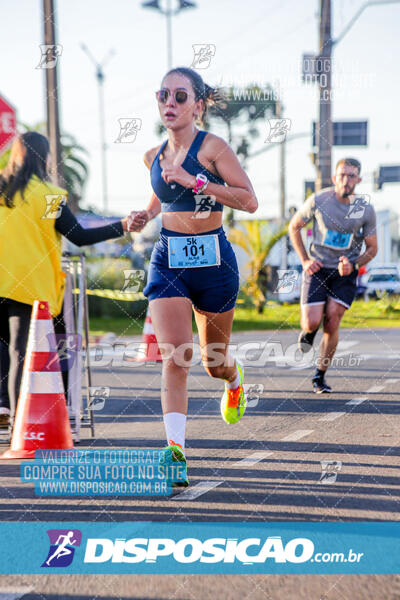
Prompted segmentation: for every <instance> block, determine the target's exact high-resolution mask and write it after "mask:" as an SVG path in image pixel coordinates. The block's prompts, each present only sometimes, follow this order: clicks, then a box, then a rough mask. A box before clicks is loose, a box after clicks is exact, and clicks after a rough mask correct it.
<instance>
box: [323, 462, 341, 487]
mask: <svg viewBox="0 0 400 600" xmlns="http://www.w3.org/2000/svg"><path fill="white" fill-rule="evenodd" d="M321 470H322V473H321V478H320V480H319V481H318V483H323V484H331V483H335V481H336V479H337V476H338V473H339V471H341V470H342V461H341V460H321Z"/></svg>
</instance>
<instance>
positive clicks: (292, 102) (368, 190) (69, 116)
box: [0, 0, 400, 218]
mask: <svg viewBox="0 0 400 600" xmlns="http://www.w3.org/2000/svg"><path fill="white" fill-rule="evenodd" d="M163 1H164V0H161V4H162V3H163ZM175 1H176V0H171V3H172V5H174V3H175ZM55 2H56V17H57V42H58V43H59V44H61V46H62V54H61V56H60V58H59V96H60V119H61V129H62V130H63V131H65V132H68V133H70V134H72V135H73V136H74V137H75V138H76V140H77V141H78V143H79V144H81V145H82V146H83V147H84V148H86V149H87V151H88V156H87V159H86V160H87V162H88V164H89V167H90V177H89V180H88V182H87V186H86V190H85V194H84V201H83V202H82V205H83V207H85V206H89V205H90V206H92V207H95V208H98V209H99V210H101V209H102V170H101V152H100V131H99V106H98V89H97V80H96V78H95V70H94V67H93V64H92V63H91V62H90V60H89V58H88V57H87V56H86V55H85V54H84V52H83V51H82V49H81V43H85V44H86V45H87V47H88V48H89V49H90V51H91V52H92V54H93V55H94V56H95V57H96V59H97V60H99V61H102V60H103V58H104V57H105V56H106V55H107V54H108V52H109V50H111V49H112V50H114V52H115V53H114V55H113V56H112V57H111V58H110V60H109V62H108V63H107V65H106V67H105V75H106V79H105V110H106V119H105V129H106V140H107V174H108V195H109V210H110V212H111V213H113V214H115V215H116V214H119V215H125V214H129V212H130V211H131V210H138V209H141V208H145V206H146V204H147V202H148V200H149V198H150V196H151V187H150V180H149V173H148V170H147V168H146V167H145V166H144V163H143V154H144V152H145V151H146V150H148V149H149V148H152V147H153V146H155V145H157V144H159V143H160V138H158V137H157V135H156V133H155V125H156V122H157V119H158V110H157V104H156V101H155V97H154V91H155V90H157V89H159V87H160V82H161V79H162V77H163V75H164V73H165V72H166V70H167V51H166V48H167V42H166V23H165V17H163V16H162V15H161V14H160V13H158V12H156V11H154V10H149V9H144V8H142V7H141V3H140V2H139V1H138V0H113V1H112V2H110V1H109V0H55ZM196 4H197V8H196V9H187V10H184V11H182V12H181V13H179V14H178V15H177V16H175V17H174V18H173V24H172V31H173V43H172V45H173V65H174V66H182V65H183V66H190V64H191V63H192V61H193V47H192V46H193V45H194V44H203V43H209V44H213V45H215V49H216V50H215V56H213V57H212V59H211V63H210V65H209V67H208V68H207V69H202V70H200V71H199V73H200V74H201V75H202V76H203V78H204V80H205V81H206V82H207V83H210V84H211V85H229V84H235V85H236V86H238V87H240V86H246V85H247V84H249V83H253V82H256V83H258V84H259V85H260V86H265V85H266V84H272V85H273V86H274V87H275V88H279V89H280V91H281V96H282V101H283V104H284V116H285V117H286V118H288V119H290V120H291V130H290V134H291V135H293V134H298V133H304V132H311V124H312V121H313V120H315V119H316V118H317V115H318V104H317V100H318V97H317V94H318V88H317V86H315V85H312V84H304V83H302V81H301V57H302V54H303V53H310V54H312V53H316V52H317V49H318V35H319V34H318V11H319V1H318V0H304V1H303V2H299V1H298V0H247V1H246V2H243V0H196ZM362 4H364V1H363V0H332V6H333V15H332V16H333V37H334V38H335V37H337V36H338V35H339V34H340V33H341V31H342V30H343V29H344V27H345V25H346V24H347V23H348V22H349V20H350V19H351V18H352V16H353V15H354V14H355V13H356V12H357V10H358V9H359V7H360V6H361V5H362ZM1 22H2V35H1V41H0V45H1V46H2V56H3V60H2V63H1V67H0V94H3V95H5V96H6V97H7V99H8V100H10V101H11V102H12V103H13V104H14V106H15V107H16V108H17V112H18V119H19V120H20V121H21V122H24V123H29V124H34V123H37V122H39V121H43V120H44V119H45V89H44V77H45V71H44V70H43V69H37V68H36V67H37V65H38V64H39V62H40V49H39V44H41V43H43V31H42V0H1ZM399 26H400V3H398V4H386V5H385V4H382V6H377V5H374V6H370V7H368V8H367V9H366V10H365V11H364V12H363V14H362V15H361V17H360V18H359V20H358V21H357V22H356V23H355V25H354V26H353V27H352V29H351V30H350V31H349V33H348V34H347V35H346V36H345V37H344V38H343V40H341V41H340V43H339V44H338V45H337V47H335V49H334V63H333V86H334V98H333V104H332V117H333V120H352V119H355V120H356V119H357V120H358V119H368V121H369V127H368V146H367V147H357V148H349V147H345V148H343V147H342V148H334V151H333V157H332V158H333V161H332V162H333V164H335V162H336V161H337V160H338V159H339V158H341V157H343V156H345V155H347V156H348V155H350V156H355V157H356V158H358V159H359V160H360V161H361V163H362V175H363V176H364V179H363V182H362V183H361V184H360V185H359V187H358V191H359V192H360V193H364V194H369V195H370V196H371V201H372V203H373V204H374V206H375V208H376V209H377V210H381V209H386V208H390V209H392V210H393V211H395V212H397V213H398V212H399V210H400V209H399V207H400V202H399V194H400V184H386V185H385V186H384V187H383V190H382V191H378V192H374V191H373V187H372V174H373V171H375V170H376V169H377V167H378V166H379V165H389V164H399V163H400V121H399V119H398V117H397V116H396V112H395V110H396V109H395V107H396V105H398V99H399V97H400V79H399V74H398V73H399V71H398V58H399V56H400V36H399V34H398V32H399ZM121 118H136V119H140V120H141V128H140V130H139V131H138V133H137V136H136V139H135V141H134V142H133V143H128V144H127V143H116V142H115V140H116V139H117V138H118V134H119V130H120V128H119V121H118V120H119V119H121ZM259 129H260V137H259V138H258V139H256V140H254V142H253V143H252V150H253V151H256V150H258V149H260V148H262V147H264V140H265V137H266V135H267V131H268V128H267V123H261V124H260V126H259ZM215 133H217V134H218V135H221V136H222V137H225V138H226V131H225V130H224V129H223V128H222V127H220V128H218V130H215ZM286 147H287V158H286V189H287V206H299V205H300V204H301V203H302V202H303V200H304V181H305V180H312V179H314V178H315V167H314V166H313V164H312V162H311V159H310V156H309V155H310V153H311V152H312V147H311V137H301V138H299V139H297V140H294V141H292V142H290V143H288V144H287V145H286ZM247 172H248V174H249V177H250V179H251V181H252V183H253V186H254V189H255V191H256V194H257V197H258V200H259V210H258V212H257V213H256V215H255V216H259V217H263V218H264V217H265V218H270V217H276V216H278V214H279V152H278V149H277V144H275V145H274V148H272V149H271V150H269V151H268V152H265V153H263V154H260V155H259V156H258V157H255V158H253V159H250V160H249V162H248V171H247Z"/></svg>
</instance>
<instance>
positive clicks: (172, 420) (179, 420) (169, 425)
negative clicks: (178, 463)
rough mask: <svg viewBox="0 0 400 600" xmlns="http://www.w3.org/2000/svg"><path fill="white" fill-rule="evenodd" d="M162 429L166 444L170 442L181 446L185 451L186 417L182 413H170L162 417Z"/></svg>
mask: <svg viewBox="0 0 400 600" xmlns="http://www.w3.org/2000/svg"><path fill="white" fill-rule="evenodd" d="M163 418H164V427H165V433H166V436H167V443H168V444H169V443H171V441H173V442H175V443H176V444H180V445H181V446H182V450H183V451H185V430H186V415H184V414H183V413H177V412H170V413H166V414H165V415H164V417H163Z"/></svg>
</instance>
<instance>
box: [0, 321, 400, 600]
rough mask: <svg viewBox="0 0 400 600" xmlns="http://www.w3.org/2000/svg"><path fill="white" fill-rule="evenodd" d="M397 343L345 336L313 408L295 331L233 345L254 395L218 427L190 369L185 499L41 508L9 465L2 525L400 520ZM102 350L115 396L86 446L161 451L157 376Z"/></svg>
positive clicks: (317, 580)
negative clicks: (236, 416)
mask: <svg viewBox="0 0 400 600" xmlns="http://www.w3.org/2000/svg"><path fill="white" fill-rule="evenodd" d="M399 333H400V331H399V330H373V331H372V330H369V329H364V330H356V329H355V330H342V332H341V342H340V346H339V348H338V352H337V355H336V360H337V362H336V364H335V365H334V366H333V367H332V369H331V370H330V371H329V375H328V382H329V383H330V385H331V386H332V388H333V393H332V394H331V395H327V394H324V395H321V396H317V395H314V394H313V393H312V392H311V382H310V380H311V376H312V373H313V369H312V367H310V366H309V365H307V364H299V363H298V362H296V356H295V355H294V354H293V351H291V348H292V350H293V346H292V345H293V344H294V342H295V340H296V337H297V332H288V331H280V332H279V331H278V332H277V331H275V332H262V333H261V332H257V333H248V334H247V333H241V334H235V335H233V336H232V343H234V344H237V345H238V347H237V348H236V349H235V352H236V354H237V355H238V356H239V357H240V358H241V359H242V361H244V363H245V368H246V375H245V378H246V383H249V384H254V385H255V386H256V387H255V388H254V389H253V392H252V395H251V402H250V406H249V408H248V409H247V411H246V415H245V416H244V418H243V419H242V420H241V422H240V423H238V424H236V425H232V426H228V425H225V424H224V423H223V422H222V420H221V417H220V414H219V400H220V396H221V393H222V386H221V383H220V382H219V381H216V380H211V379H210V378H209V377H208V376H207V375H206V374H205V372H204V371H203V370H202V368H201V366H200V365H199V364H195V365H194V366H193V367H192V368H191V371H190V375H189V398H190V401H189V419H188V427H187V452H186V453H187V459H188V472H189V478H190V483H191V485H190V487H189V488H188V489H187V490H186V491H183V492H181V493H180V494H178V495H174V496H173V497H168V498H164V499H163V498H146V497H139V498H138V497H136V498H133V499H132V498H112V497H111V498H110V497H106V498H104V497H102V498H96V499H92V500H88V499H85V498H68V499H65V498H59V499H50V498H38V497H35V495H34V491H33V486H32V485H29V484H22V483H20V481H19V463H18V461H6V462H4V463H2V464H1V465H0V484H1V487H0V519H1V520H2V521H31V520H35V521H36V520H40V521H66V522H67V521H71V520H73V521H110V520H113V521H140V520H146V521H165V520H167V521H271V520H274V521H275V520H277V521H292V520H293V521H296V520H297V521H298V520H306V521H379V520H382V521H388V520H398V518H399V507H400V505H399V482H400V479H399V459H398V457H399V430H400V429H399V425H400V402H399V391H400V335H399ZM118 341H119V342H121V340H118ZM125 341H127V342H131V341H132V340H125ZM249 343H251V344H253V346H246V347H244V346H243V345H244V344H249ZM256 344H261V346H260V347H259V350H256V349H255V345H256ZM265 344H267V349H266V348H265ZM288 348H289V350H288ZM106 350H107V352H108V353H109V358H110V361H111V358H112V357H113V363H112V364H109V365H108V366H106V365H105V364H104V363H105V362H106V360H105V358H104V360H103V363H100V364H103V366H98V365H96V366H95V367H94V369H93V379H94V381H93V385H95V386H106V387H109V388H110V397H109V398H108V399H106V402H105V406H104V408H103V410H101V411H98V412H96V425H95V427H96V436H95V439H91V438H90V434H89V430H88V429H83V430H82V439H81V442H80V447H81V448H85V447H88V446H92V445H93V446H95V447H98V448H110V447H119V448H127V447H143V448H159V447H161V446H162V445H164V430H163V423H162V418H161V413H160V394H159V389H160V374H161V366H160V365H159V364H156V365H154V364H148V363H147V364H137V363H133V362H130V361H126V360H123V356H124V350H123V347H122V346H119V347H118V350H117V351H116V352H114V354H112V350H111V348H108V349H107V348H106ZM107 352H106V353H105V355H104V356H105V357H107V356H108V354H107ZM196 362H197V361H196V360H195V363H196ZM98 364H99V363H98ZM260 386H263V387H260ZM257 396H258V397H257ZM2 447H4V448H5V447H6V445H5V442H4V441H3V442H1V441H0V450H1V449H2ZM21 586H22V587H21ZM5 588H7V589H5ZM18 588H21V589H22V588H23V589H24V590H25V591H26V592H27V594H26V595H25V596H23V597H24V598H26V599H30V600H33V599H35V600H38V599H39V598H42V599H44V598H46V599H48V600H53V599H54V600H55V599H56V598H74V599H75V600H78V599H81V598H82V599H85V600H86V599H87V600H89V598H94V597H96V596H97V597H99V598H119V597H121V598H160V599H161V598H162V599H168V598H174V599H186V598H187V599H194V598H196V599H197V598H201V599H206V598H215V597H222V598H241V599H242V600H244V599H245V598H246V599H258V598H260V599H271V600H272V599H273V600H275V599H277V598H285V599H287V600H291V599H292V598H293V599H295V598H296V599H303V598H304V599H310V600H314V598H315V599H316V600H319V599H324V600H328V599H329V600H331V599H335V600H336V599H340V600H341V599H347V598H349V599H350V598H351V599H354V600H358V599H360V600H361V599H362V600H364V599H369V598H375V599H382V600H386V599H395V598H400V583H399V579H398V578H397V576H394V575H393V576H389V575H386V576H364V575H363V576H355V575H354V576H333V575H330V576H322V575H320V576H318V575H316V576H310V575H307V576H305V575H304V576H300V575H296V576H295V575H292V576H278V575H274V576H271V575H265V576H250V575H246V576H222V575H220V576H211V575H203V576H199V575H197V576H195V575H193V576H183V575H182V576H156V575H154V576H151V577H148V576H133V575H131V576H118V577H117V576H111V575H108V576H101V577H100V576H96V577H94V576H93V577H88V576H80V575H69V576H68V575H66V576H59V575H57V576H55V575H47V576H44V575H40V576H12V577H10V576H7V577H6V576H0V600H1V599H2V593H3V594H8V595H9V596H10V594H11V591H15V590H17V589H18ZM28 588H32V589H31V591H28ZM15 593H16V594H17V593H19V594H20V595H19V596H15V598H17V597H21V594H22V592H16V591H15ZM5 597H6V596H4V598H5ZM10 597H11V596H10Z"/></svg>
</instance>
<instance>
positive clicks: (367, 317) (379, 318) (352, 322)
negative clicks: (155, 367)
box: [90, 299, 400, 336]
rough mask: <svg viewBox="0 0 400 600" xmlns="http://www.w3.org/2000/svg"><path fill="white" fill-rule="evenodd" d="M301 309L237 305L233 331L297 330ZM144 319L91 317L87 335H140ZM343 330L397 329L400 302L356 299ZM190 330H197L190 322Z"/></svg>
mask: <svg viewBox="0 0 400 600" xmlns="http://www.w3.org/2000/svg"><path fill="white" fill-rule="evenodd" d="M299 321H300V307H299V305H298V304H288V305H284V304H278V303H275V302H268V304H267V305H266V306H265V309H264V312H263V313H262V314H258V312H257V311H256V309H254V308H246V307H240V306H238V307H237V308H236V310H235V319H234V322H233V331H234V332H237V331H257V330H258V331H265V330H282V329H299V327H300V325H299ZM143 325H144V317H143V318H135V319H129V318H127V317H123V318H119V317H93V318H90V333H91V334H92V335H103V334H104V333H107V332H108V331H112V332H114V333H115V334H116V335H122V336H124V335H126V336H130V335H140V334H141V333H142V331H143ZM342 327H347V328H356V329H366V328H370V329H376V328H396V327H399V328H400V302H399V300H398V299H395V300H391V301H389V299H383V300H370V301H369V302H364V301H363V300H356V301H355V302H354V303H353V305H352V307H351V309H350V310H348V311H346V313H345V315H344V317H343V320H342ZM193 330H194V331H196V326H195V323H194V322H193Z"/></svg>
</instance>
